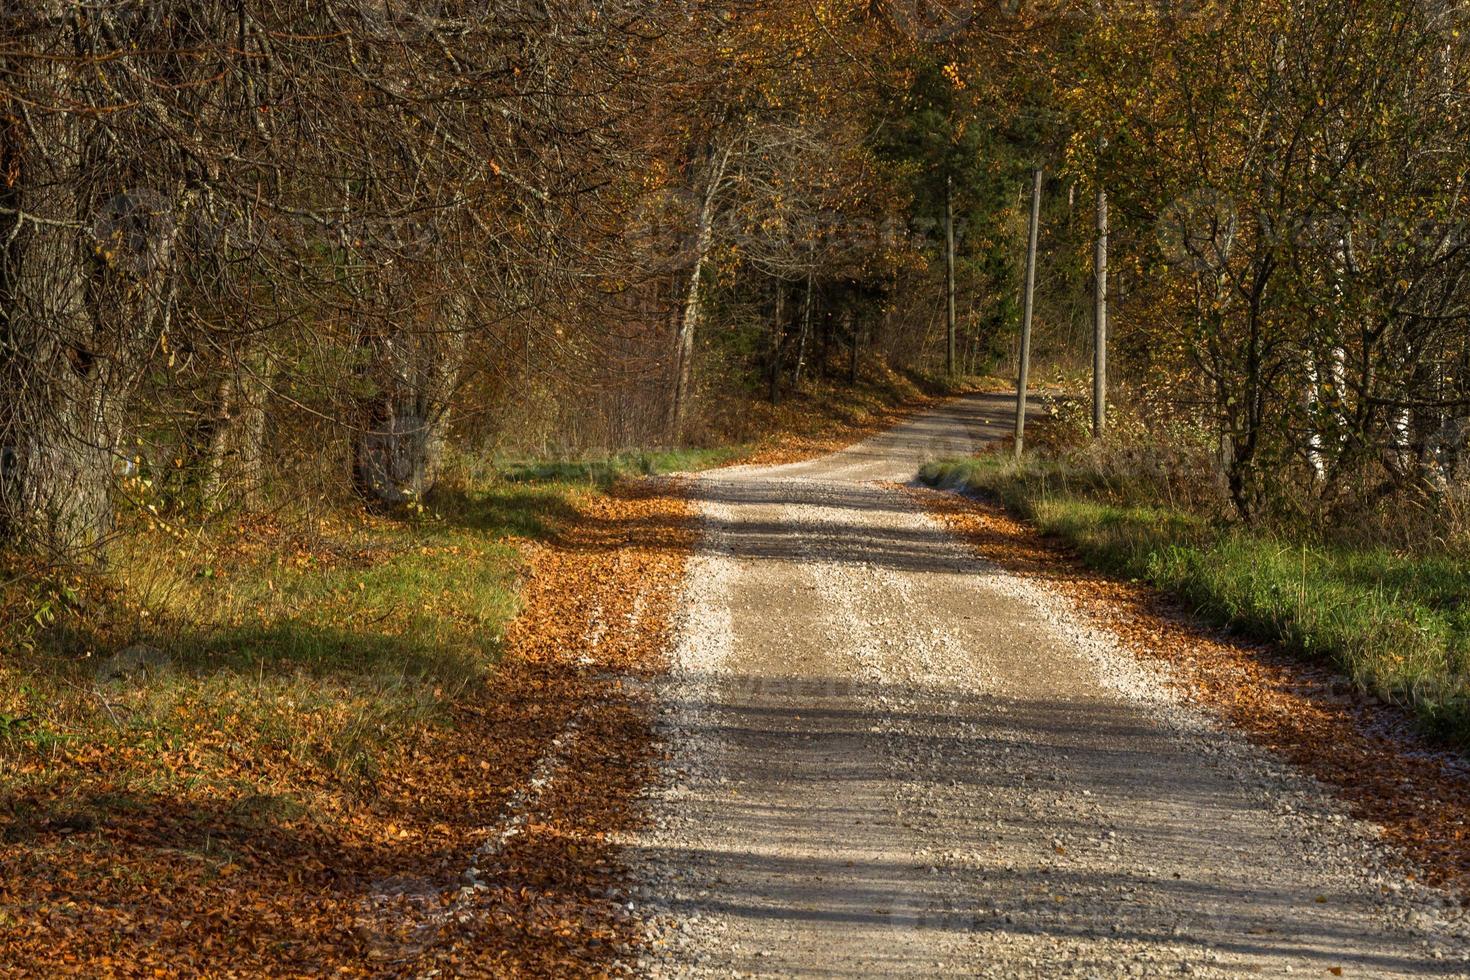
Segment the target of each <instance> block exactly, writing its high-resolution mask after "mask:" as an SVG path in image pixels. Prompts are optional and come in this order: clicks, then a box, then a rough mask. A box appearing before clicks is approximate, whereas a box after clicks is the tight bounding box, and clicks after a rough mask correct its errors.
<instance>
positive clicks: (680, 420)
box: [669, 148, 731, 442]
mask: <svg viewBox="0 0 1470 980" xmlns="http://www.w3.org/2000/svg"><path fill="white" fill-rule="evenodd" d="M730 152H731V151H730V149H729V148H725V149H723V150H719V151H714V152H712V153H711V154H710V160H709V164H708V174H707V178H706V180H705V185H704V192H703V193H702V194H701V195H700V200H699V213H698V215H697V216H696V217H695V226H694V256H693V257H694V265H693V268H692V269H691V270H690V272H689V279H688V281H687V285H686V287H685V299H684V310H683V315H682V316H680V318H679V326H678V329H677V330H676V331H675V334H674V397H673V400H672V402H671V405H670V409H669V439H670V441H673V442H677V441H678V440H679V437H680V436H681V435H682V434H683V432H684V422H685V417H686V416H687V415H688V413H689V393H690V387H691V384H692V382H693V379H694V338H695V336H696V335H697V334H698V333H699V328H700V325H701V324H702V322H703V320H704V282H703V280H704V264H705V260H706V259H707V258H708V257H709V249H710V244H711V242H712V241H713V239H714V211H715V202H716V200H717V199H718V197H719V193H720V186H721V184H722V183H723V182H724V180H725V168H726V167H727V166H728V164H729V161H730Z"/></svg>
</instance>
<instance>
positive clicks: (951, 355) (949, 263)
mask: <svg viewBox="0 0 1470 980" xmlns="http://www.w3.org/2000/svg"><path fill="white" fill-rule="evenodd" d="M944 286H945V292H946V293H947V294H948V297H949V305H948V309H947V310H946V314H945V325H946V326H947V327H948V328H949V346H948V348H947V351H946V354H945V360H944V368H945V371H946V372H947V373H948V374H949V376H950V377H954V373H955V311H954V181H953V180H951V179H950V178H949V177H945V178H944Z"/></svg>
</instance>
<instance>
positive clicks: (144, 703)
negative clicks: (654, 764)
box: [0, 464, 689, 976]
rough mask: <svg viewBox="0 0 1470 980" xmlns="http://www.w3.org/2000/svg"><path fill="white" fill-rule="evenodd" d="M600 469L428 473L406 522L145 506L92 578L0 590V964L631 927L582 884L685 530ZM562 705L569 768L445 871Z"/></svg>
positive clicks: (375, 957) (575, 963)
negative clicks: (461, 480) (474, 881)
mask: <svg viewBox="0 0 1470 980" xmlns="http://www.w3.org/2000/svg"><path fill="white" fill-rule="evenodd" d="M600 472H601V473H602V476H601V477H600V480H599V482H587V481H581V480H532V479H500V480H496V481H493V482H489V483H485V484H482V485H479V486H476V487H473V488H469V489H460V490H454V491H446V492H443V493H440V494H437V495H436V497H435V498H434V499H432V500H431V501H430V502H429V503H428V506H426V508H425V510H424V512H423V513H421V514H419V515H416V516H414V517H413V518H411V519H402V520H390V519H387V518H382V517H377V516H373V515H369V514H336V515H333V516H331V517H329V518H323V519H320V520H316V521H313V522H306V521H304V520H300V519H298V520H295V521H293V522H292V524H291V525H290V527H289V529H288V528H286V527H278V526H276V525H275V524H273V523H272V522H269V521H266V520H263V519H257V520H255V521H253V522H252V523H251V525H249V526H247V527H243V528H241V527H235V528H230V529H227V531H222V532H220V533H219V535H218V536H217V537H215V538H211V539H209V540H204V539H200V538H195V539H181V538H179V537H176V536H174V535H171V534H168V533H166V532H165V531H163V530H158V531H156V532H153V533H152V534H150V535H149V536H148V537H147V538H139V539H138V544H137V545H136V546H134V547H128V548H119V551H118V553H117V555H116V557H115V559H114V561H113V564H112V567H111V569H110V570H109V572H108V573H107V576H106V578H102V577H99V576H96V575H93V576H91V577H90V578H88V579H85V580H84V579H81V578H63V577H60V576H58V577H57V578H56V580H55V581H56V582H57V587H56V590H55V593H54V595H53V599H52V601H51V605H50V607H49V611H48V612H47V613H46V614H45V615H42V616H41V617H40V618H39V619H37V618H36V617H35V616H34V614H33V615H31V616H30V617H28V618H26V619H25V620H24V621H21V622H18V621H17V619H18V617H16V616H15V615H14V612H15V610H14V609H12V610H11V613H12V615H11V618H10V619H9V620H8V623H7V625H8V628H9V629H10V630H11V633H10V635H11V636H12V637H13V638H18V639H21V640H22V641H23V644H24V645H23V646H21V645H19V644H18V645H16V646H14V647H12V646H9V645H7V648H6V655H5V656H4V657H3V658H0V697H3V698H4V707H3V708H0V711H3V712H4V716H5V724H4V728H3V737H0V835H3V846H0V961H3V962H5V963H6V964H7V965H8V966H9V967H11V968H13V969H16V970H19V971H22V972H27V973H30V974H33V975H59V974H71V973H81V974H84V975H91V976H107V975H125V976H132V975H144V976H147V975H154V971H161V972H160V974H159V975H181V974H212V975H222V974H239V975H280V976H305V975H320V974H322V973H325V972H333V971H334V970H336V971H339V972H343V973H344V974H346V975H369V974H381V973H384V972H388V973H392V972H399V971H402V970H405V969H408V966H407V965H406V964H412V965H413V967H414V968H415V969H418V968H420V967H422V968H423V969H438V970H443V971H445V972H447V973H449V974H451V975H487V976H506V975H523V974H534V975H583V974H595V973H598V972H600V971H601V970H602V969H603V966H604V965H605V963H606V960H607V957H608V955H609V954H610V953H611V952H613V951H614V943H615V942H617V941H618V940H619V939H620V938H621V939H622V940H623V941H624V945H626V942H628V941H631V939H630V938H629V930H628V929H627V928H625V927H623V926H622V925H620V923H619V921H618V919H617V916H616V914H615V912H616V910H615V909H614V908H613V907H612V905H611V903H609V902H607V901H603V900H600V899H598V896H600V895H602V894H603V893H604V891H605V889H606V887H607V886H608V884H609V882H610V877H609V876H610V875H611V873H612V871H611V869H612V861H611V858H610V851H609V850H608V848H607V847H606V846H604V845H602V844H600V843H599V841H600V840H601V835H602V834H603V833H604V832H605V831H607V830H615V829H617V828H618V827H619V825H620V823H625V822H626V821H627V820H628V819H630V816H629V814H630V806H629V801H630V800H632V799H633V798H634V797H635V796H636V792H637V790H638V788H639V779H640V773H641V771H642V770H641V768H640V767H641V766H643V764H644V756H645V755H646V753H647V752H648V751H649V749H648V747H647V738H646V732H647V730H648V725H647V723H646V720H645V719H644V717H643V714H644V712H643V711H642V709H641V708H640V706H639V705H638V704H637V702H636V698H631V697H630V696H628V695H626V694H625V693H624V692H622V691H621V687H620V685H619V684H618V682H617V681H616V679H615V678H616V677H617V676H619V675H620V674H626V673H628V672H636V671H638V670H649V669H652V668H653V667H655V666H656V664H657V656H658V652H659V650H658V648H659V646H660V644H661V643H662V633H661V629H662V627H661V626H660V623H661V622H662V621H663V620H665V619H666V618H667V615H666V613H667V609H666V607H667V604H668V602H669V601H671V600H669V598H668V597H669V596H671V595H672V593H673V589H674V584H675V583H676V582H677V578H678V574H679V568H680V567H682V566H681V564H680V563H681V561H682V558H681V555H682V554H683V553H684V552H685V551H687V548H688V544H689V536H688V534H687V533H686V532H685V531H684V530H683V516H682V515H683V514H684V513H685V511H686V510H687V503H686V502H685V501H684V500H683V499H682V497H680V495H679V494H678V493H677V492H675V491H674V490H672V489H671V488H667V487H662V486H655V485H638V484H629V485H623V484H618V485H616V486H613V485H609V484H610V483H611V481H613V480H614V479H615V478H616V477H617V476H619V475H621V474H622V473H623V472H625V468H624V467H623V466H622V465H621V464H609V465H607V466H605V467H603V468H602V470H601V471H600ZM640 487H641V489H640ZM14 586H15V581H14V580H12V581H11V588H12V590H13V589H14ZM655 593H656V594H655ZM30 596H31V598H32V600H34V599H35V594H34V593H31V594H30ZM9 598H10V599H11V601H12V605H15V604H17V603H18V601H19V600H18V599H17V598H16V597H15V596H13V595H11V596H10V597H9ZM58 600H59V601H58ZM635 602H637V603H639V606H638V610H639V616H638V617H633V616H631V615H630V610H631V608H632V605H633V603H635ZM660 603H662V606H661V605H660ZM604 619H605V620H606V623H602V620H604ZM635 619H636V623H635ZM635 626H636V629H635ZM594 627H595V628H594ZM593 636H595V637H596V639H594V640H590V641H589V639H588V637H593ZM139 641H142V642H143V643H145V644H146V645H147V649H148V651H149V652H148V653H147V655H146V656H144V657H141V659H139V658H137V657H135V658H133V660H131V661H130V660H128V658H126V657H124V658H123V659H124V663H123V664H122V665H117V664H115V663H114V660H115V659H116V658H115V656H114V655H113V654H112V653H111V652H110V651H115V650H117V649H118V648H119V647H121V646H124V645H136V644H138V643H139ZM134 661H137V662H134ZM99 664H100V665H101V666H102V667H103V669H102V670H99V669H98V667H99ZM114 667H116V669H115V670H114V669H113V668H114ZM135 668H136V669H135ZM574 716H575V717H577V718H579V719H580V726H581V728H582V729H584V730H585V731H587V732H588V733H589V736H588V739H587V740H585V742H584V743H578V744H576V745H573V746H571V747H570V748H568V750H567V751H568V752H569V753H570V754H571V755H572V756H573V757H574V761H573V766H574V771H575V772H576V774H577V779H578V780H579V781H580V782H579V783H578V784H577V785H575V786H567V787H563V786H561V785H560V784H558V785H557V786H556V787H553V790H554V791H550V790H549V791H546V792H543V793H541V794H540V797H539V798H538V802H537V809H536V812H534V813H531V814H528V815H527V820H526V823H525V825H524V827H522V828H521V832H520V833H519V834H518V835H517V836H516V837H515V838H514V839H513V840H510V841H507V842H506V843H505V844H504V846H502V847H499V848H497V849H495V850H494V851H493V852H485V853H483V854H481V856H479V857H478V858H473V860H476V861H477V862H478V867H479V871H480V872H481V874H482V875H483V878H482V879H480V880H481V882H482V883H483V884H484V885H485V887H484V888H475V889H472V890H470V891H468V892H466V883H465V880H464V878H463V877H462V874H463V872H464V869H465V866H466V864H467V863H468V862H470V861H471V860H472V855H475V854H480V853H481V852H480V851H479V850H478V849H479V848H480V847H481V846H482V845H483V844H484V843H485V840H486V837H487V835H490V834H493V827H494V825H495V821H496V820H497V819H499V817H498V815H499V814H501V813H503V812H504V811H505V808H506V807H507V806H508V805H510V802H511V801H513V800H515V799H517V798H518V795H519V794H522V793H524V791H525V789H526V787H527V785H528V781H529V779H530V776H531V773H532V772H533V771H534V770H535V767H536V766H537V764H538V761H539V760H541V759H543V758H544V757H545V756H546V754H547V751H548V746H550V745H551V744H553V741H554V739H556V738H557V736H558V734H559V733H561V732H562V731H564V730H565V729H566V726H567V724H568V722H569V720H570V719H571V718H573V717H574ZM450 912H452V913H453V914H452V915H451V914H450Z"/></svg>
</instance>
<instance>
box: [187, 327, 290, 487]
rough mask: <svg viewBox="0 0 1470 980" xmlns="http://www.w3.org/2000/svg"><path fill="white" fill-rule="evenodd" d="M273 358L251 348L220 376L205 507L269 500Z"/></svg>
mask: <svg viewBox="0 0 1470 980" xmlns="http://www.w3.org/2000/svg"><path fill="white" fill-rule="evenodd" d="M271 365H272V362H271V359H270V357H269V356H268V355H266V354H264V353H247V354H246V355H245V356H244V357H243V358H242V359H241V363H239V364H236V365H235V366H234V367H233V368H232V369H231V370H230V371H229V372H227V373H226V374H225V375H224V377H222V378H221V379H220V383H219V386H218V387H217V388H216V389H215V403H214V417H213V418H212V419H211V420H210V425H209V433H208V443H209V445H208V449H207V452H208V457H207V460H206V464H205V465H206V467H207V470H206V474H205V479H204V486H203V489H202V492H201V497H202V498H203V501H204V505H205V507H207V508H209V509H212V510H218V509H222V508H225V507H230V506H239V507H242V508H244V509H245V510H258V509H259V508H260V507H261V506H263V504H264V502H265V422H266V398H267V394H268V392H269V389H270V385H271V370H272V366H271Z"/></svg>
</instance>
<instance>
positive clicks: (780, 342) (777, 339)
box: [769, 279, 786, 405]
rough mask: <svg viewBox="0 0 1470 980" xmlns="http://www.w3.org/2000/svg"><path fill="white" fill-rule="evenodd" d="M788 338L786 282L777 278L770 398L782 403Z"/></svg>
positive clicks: (772, 336)
mask: <svg viewBox="0 0 1470 980" xmlns="http://www.w3.org/2000/svg"><path fill="white" fill-rule="evenodd" d="M785 339H786V283H785V282H784V281H782V280H780V279H777V280H776V309H775V312H774V313H773V314H772V316H771V355H770V365H769V372H770V400H771V404H772V405H779V404H780V403H781V351H782V350H783V349H784V347H785V344H784V341H785Z"/></svg>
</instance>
